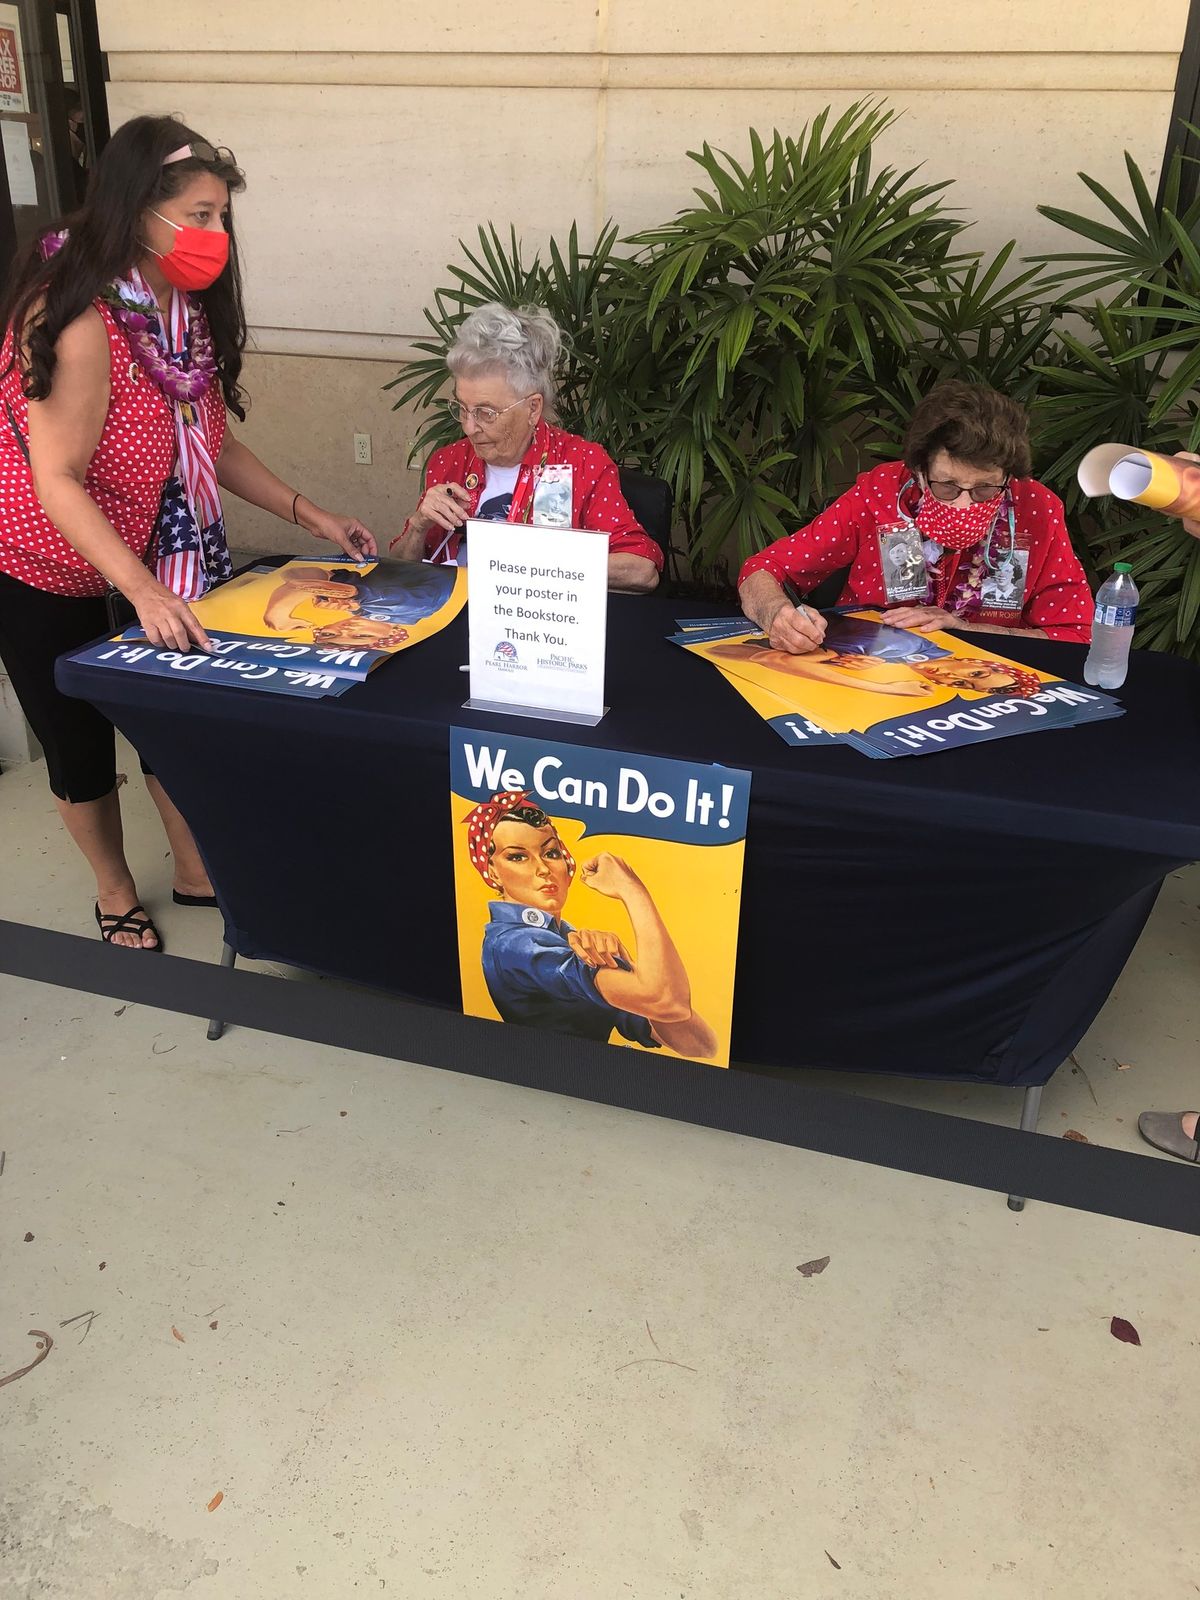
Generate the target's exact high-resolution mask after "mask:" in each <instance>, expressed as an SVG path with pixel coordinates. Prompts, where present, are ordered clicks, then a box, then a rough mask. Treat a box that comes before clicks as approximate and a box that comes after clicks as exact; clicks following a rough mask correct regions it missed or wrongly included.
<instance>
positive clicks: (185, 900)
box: [171, 889, 217, 911]
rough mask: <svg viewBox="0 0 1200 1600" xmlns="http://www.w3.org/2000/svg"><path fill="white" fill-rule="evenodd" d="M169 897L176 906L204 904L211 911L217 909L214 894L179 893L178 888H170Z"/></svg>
mask: <svg viewBox="0 0 1200 1600" xmlns="http://www.w3.org/2000/svg"><path fill="white" fill-rule="evenodd" d="M171 899H172V900H174V902H175V904H176V905H177V906H204V907H205V908H206V909H210V910H213V911H215V910H216V909H217V897H216V895H215V894H180V892H179V890H178V889H172V890H171Z"/></svg>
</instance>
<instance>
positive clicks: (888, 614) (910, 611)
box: [883, 606, 970, 633]
mask: <svg viewBox="0 0 1200 1600" xmlns="http://www.w3.org/2000/svg"><path fill="white" fill-rule="evenodd" d="M883 620H884V622H887V623H889V624H890V625H891V626H892V627H893V628H911V629H912V630H913V632H914V633H933V632H934V631H935V629H938V628H958V629H960V630H961V629H963V628H968V629H969V628H970V623H967V622H964V621H963V619H962V618H961V617H956V616H955V615H954V613H953V611H944V610H943V609H942V608H941V606H893V607H892V609H891V610H890V611H885V612H884V613H883Z"/></svg>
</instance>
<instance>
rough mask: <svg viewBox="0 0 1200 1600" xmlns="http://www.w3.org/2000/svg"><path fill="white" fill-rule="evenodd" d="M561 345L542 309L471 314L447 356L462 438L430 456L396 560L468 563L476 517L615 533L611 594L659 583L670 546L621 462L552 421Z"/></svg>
mask: <svg viewBox="0 0 1200 1600" xmlns="http://www.w3.org/2000/svg"><path fill="white" fill-rule="evenodd" d="M561 350H562V333H561V331H560V329H559V327H558V325H557V323H556V322H555V321H554V318H553V317H552V316H551V315H550V313H549V312H548V311H546V310H544V309H542V308H540V307H537V306H521V307H520V308H519V309H518V310H516V311H513V310H510V309H509V308H508V307H507V306H502V305H496V304H491V305H484V306H480V307H479V309H478V310H477V311H474V312H472V313H471V315H470V316H469V317H467V318H466V320H465V321H464V322H463V323H462V325H461V326H460V328H459V330H458V335H457V337H456V339H455V341H454V344H453V346H452V347H451V349H450V351H449V353H448V354H447V356H446V365H447V366H448V367H449V369H450V373H451V376H452V377H453V379H454V395H453V398H451V399H450V400H448V401H447V405H448V406H449V407H450V410H451V412H452V413H453V415H454V417H455V420H456V421H457V422H458V423H459V425H460V427H461V428H462V430H463V438H461V439H459V440H456V441H455V443H454V444H449V445H445V446H443V448H442V449H440V450H435V451H434V453H433V455H432V456H430V458H429V461H428V462H427V464H426V467H425V482H424V489H423V492H422V495H421V499H420V503H419V504H418V506H417V509H416V510H415V511H414V512H413V514H412V515H411V516H410V517H409V519H408V521H407V522H406V523H405V524H404V530H403V532H402V533H401V534H400V535H399V537H398V538H397V539H395V540H394V541H393V545H392V548H393V550H394V552H395V553H396V555H398V556H400V557H402V558H404V559H407V560H419V559H421V558H422V557H424V558H425V559H427V560H429V561H434V562H439V563H446V562H448V563H451V564H457V565H459V566H463V565H465V564H466V561H467V538H466V523H467V521H468V519H471V520H479V521H484V522H533V523H544V524H549V525H551V526H561V527H570V528H585V529H592V530H594V531H595V532H597V533H604V534H607V536H608V585H609V588H610V589H622V590H626V591H629V592H638V591H645V590H649V589H653V588H654V587H655V586H656V585H657V583H658V575H659V573H660V571H661V570H662V564H663V558H662V551H661V550H660V549H659V547H658V545H657V544H656V543H655V542H654V540H653V539H651V538H650V536H649V535H648V534H647V533H646V531H645V529H644V528H642V527H641V525H640V524H639V523H638V521H637V518H636V517H635V516H634V514H633V512H632V511H631V510H630V509H629V506H628V504H627V503H626V500H625V496H624V495H623V494H622V493H621V483H620V478H619V476H618V473H617V467H616V463H615V462H614V461H613V459H612V457H611V456H609V455H608V453H607V452H606V451H604V450H603V449H601V447H600V446H599V445H598V444H593V443H592V442H591V441H590V440H588V439H581V438H579V437H578V436H577V435H576V434H573V433H567V432H566V431H565V430H564V429H562V428H558V427H555V426H554V424H553V422H552V421H551V420H550V418H551V417H553V415H554V396H555V385H554V368H555V365H556V364H557V361H558V357H559V353H560V352H561Z"/></svg>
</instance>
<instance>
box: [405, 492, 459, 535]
mask: <svg viewBox="0 0 1200 1600" xmlns="http://www.w3.org/2000/svg"><path fill="white" fill-rule="evenodd" d="M470 504H471V496H470V494H469V493H468V492H467V490H466V489H464V488H463V486H462V484H461V483H435V484H434V486H433V488H432V489H426V491H425V493H424V494H423V495H422V496H421V502H420V504H419V505H418V506H417V509H416V514H415V517H414V519H413V520H414V521H416V522H417V523H418V524H419V525H420V526H421V527H423V528H433V527H437V528H442V529H444V531H445V532H446V533H453V532H454V530H455V528H461V527H462V525H463V523H464V522H466V520H467V514H466V508H467V507H468V506H469V505H470Z"/></svg>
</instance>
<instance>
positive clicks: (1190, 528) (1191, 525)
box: [1175, 450, 1200, 539]
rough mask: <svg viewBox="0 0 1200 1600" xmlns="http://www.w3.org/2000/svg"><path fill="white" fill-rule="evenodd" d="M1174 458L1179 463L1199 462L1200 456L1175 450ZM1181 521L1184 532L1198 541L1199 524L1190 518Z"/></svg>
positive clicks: (1199, 536) (1186, 451)
mask: <svg viewBox="0 0 1200 1600" xmlns="http://www.w3.org/2000/svg"><path fill="white" fill-rule="evenodd" d="M1175 456H1176V459H1177V460H1179V461H1200V456H1198V455H1196V454H1194V452H1193V451H1191V450H1176V452H1175ZM1181 520H1182V522H1183V526H1184V530H1185V532H1187V533H1190V534H1191V536H1192V538H1193V539H1200V522H1197V521H1195V520H1194V519H1193V518H1191V517H1184V518H1182V519H1181Z"/></svg>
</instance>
